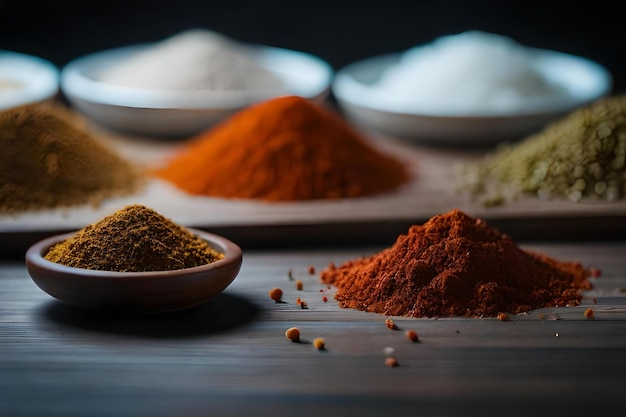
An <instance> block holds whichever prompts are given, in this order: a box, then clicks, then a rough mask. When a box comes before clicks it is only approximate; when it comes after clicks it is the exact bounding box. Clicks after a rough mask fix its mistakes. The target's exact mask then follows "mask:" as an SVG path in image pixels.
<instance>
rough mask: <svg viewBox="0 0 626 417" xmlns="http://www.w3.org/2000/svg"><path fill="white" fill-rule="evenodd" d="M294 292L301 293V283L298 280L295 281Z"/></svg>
mask: <svg viewBox="0 0 626 417" xmlns="http://www.w3.org/2000/svg"><path fill="white" fill-rule="evenodd" d="M296 290H298V291H302V281H301V280H299V279H297V280H296Z"/></svg>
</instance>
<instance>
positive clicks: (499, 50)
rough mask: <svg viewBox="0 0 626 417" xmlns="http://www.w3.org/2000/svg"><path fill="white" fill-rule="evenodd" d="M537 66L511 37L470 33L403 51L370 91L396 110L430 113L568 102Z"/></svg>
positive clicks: (532, 54)
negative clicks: (372, 90)
mask: <svg viewBox="0 0 626 417" xmlns="http://www.w3.org/2000/svg"><path fill="white" fill-rule="evenodd" d="M536 62H537V54H536V53H535V52H534V50H533V49H531V48H528V47H525V46H523V45H521V44H519V43H517V42H515V41H514V40H512V39H510V38H507V37H504V36H500V35H495V34H490V33H485V32H480V31H469V32H464V33H461V34H458V35H449V36H443V37H440V38H438V39H435V40H434V41H433V42H432V43H430V44H427V45H424V46H418V47H414V48H412V49H409V50H407V51H405V52H404V53H403V54H402V55H401V58H400V60H399V61H398V62H397V63H396V64H394V65H391V66H389V67H388V68H387V69H386V70H385V71H384V72H383V73H382V75H381V77H380V79H379V80H378V81H377V82H376V83H375V84H373V85H372V88H374V89H377V90H379V92H380V93H381V94H380V97H381V98H383V100H385V101H387V102H389V103H393V105H394V107H395V108H396V109H397V108H405V109H407V110H410V111H415V112H424V113H430V114H438V113H439V114H455V115H476V114H498V113H515V112H518V111H532V109H533V108H538V107H541V106H549V105H555V104H558V103H559V102H560V101H565V100H567V99H568V98H569V92H568V91H567V90H566V89H565V88H563V86H561V85H559V84H556V83H554V82H552V81H551V80H548V79H546V78H545V77H544V76H543V75H542V73H541V71H540V70H539V68H538V66H537V64H536ZM383 93H384V94H383Z"/></svg>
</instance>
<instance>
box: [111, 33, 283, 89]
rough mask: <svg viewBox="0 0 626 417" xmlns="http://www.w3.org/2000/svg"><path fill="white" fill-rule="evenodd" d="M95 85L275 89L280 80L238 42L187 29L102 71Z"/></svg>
mask: <svg viewBox="0 0 626 417" xmlns="http://www.w3.org/2000/svg"><path fill="white" fill-rule="evenodd" d="M99 80H100V81H103V82H106V83H110V84H116V85H121V86H126V87H134V88H144V89H163V90H221V91H225V90H250V89H261V90H280V89H282V88H283V87H284V86H283V82H282V80H281V79H280V78H279V77H278V75H276V74H275V73H273V72H271V71H269V70H267V69H265V68H264V67H262V66H261V65H259V64H258V63H257V62H256V61H255V60H254V59H253V57H252V56H251V54H250V53H249V52H248V50H247V49H246V48H245V47H244V46H243V45H242V44H240V43H239V42H237V41H235V40H233V39H230V38H228V37H226V36H223V35H221V34H218V33H216V32H213V31H209V30H205V29H190V30H186V31H184V32H181V33H179V34H177V35H174V36H172V37H170V38H167V39H165V40H162V41H160V42H157V43H155V44H154V45H152V46H150V47H148V48H147V49H144V50H141V51H140V52H138V53H136V54H133V55H132V56H129V57H128V58H127V59H124V60H122V61H120V62H118V63H116V64H114V65H111V66H109V67H108V68H105V69H104V70H103V71H102V72H101V74H100V78H99Z"/></svg>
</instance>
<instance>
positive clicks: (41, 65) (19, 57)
mask: <svg viewBox="0 0 626 417" xmlns="http://www.w3.org/2000/svg"><path fill="white" fill-rule="evenodd" d="M58 91H59V69H58V68H57V67H56V66H54V65H53V64H52V63H51V62H48V61H47V60H45V59H42V58H39V57H36V56H32V55H27V54H22V53H18V52H12V51H5V50H0V110H3V109H8V108H12V107H17V106H21V105H26V104H32V103H38V102H42V101H46V100H48V99H51V98H54V97H55V96H56V95H57V93H58Z"/></svg>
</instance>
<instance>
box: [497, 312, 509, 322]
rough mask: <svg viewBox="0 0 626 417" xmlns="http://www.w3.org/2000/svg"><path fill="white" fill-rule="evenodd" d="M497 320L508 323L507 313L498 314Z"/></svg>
mask: <svg viewBox="0 0 626 417" xmlns="http://www.w3.org/2000/svg"><path fill="white" fill-rule="evenodd" d="M498 320H500V321H509V320H511V318H510V317H509V315H508V314H507V313H498Z"/></svg>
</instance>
